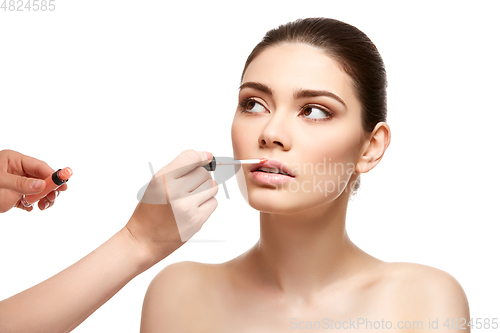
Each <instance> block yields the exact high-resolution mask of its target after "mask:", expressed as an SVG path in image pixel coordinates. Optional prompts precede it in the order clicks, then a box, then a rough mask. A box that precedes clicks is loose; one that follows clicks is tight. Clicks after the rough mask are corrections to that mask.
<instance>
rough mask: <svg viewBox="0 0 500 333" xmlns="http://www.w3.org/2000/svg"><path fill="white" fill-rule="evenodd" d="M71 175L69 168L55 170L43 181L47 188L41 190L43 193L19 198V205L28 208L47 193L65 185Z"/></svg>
mask: <svg viewBox="0 0 500 333" xmlns="http://www.w3.org/2000/svg"><path fill="white" fill-rule="evenodd" d="M72 175H73V171H72V170H71V169H70V168H64V169H59V170H57V171H56V172H54V173H53V174H52V175H50V176H49V177H47V179H45V183H47V186H46V187H45V190H43V192H40V193H37V194H31V195H23V196H22V197H21V203H22V204H23V206H24V207H30V206H31V205H33V204H34V203H35V202H37V201H38V200H40V199H41V198H43V197H44V196H46V195H47V194H49V192H51V191H54V190H56V189H58V188H59V187H60V186H61V185H63V184H64V183H66V182H67V181H68V179H69V177H71V176H72Z"/></svg>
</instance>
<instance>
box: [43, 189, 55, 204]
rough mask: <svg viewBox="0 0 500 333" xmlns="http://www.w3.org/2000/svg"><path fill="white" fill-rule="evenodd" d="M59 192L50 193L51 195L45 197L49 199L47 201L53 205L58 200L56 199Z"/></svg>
mask: <svg viewBox="0 0 500 333" xmlns="http://www.w3.org/2000/svg"><path fill="white" fill-rule="evenodd" d="M57 192H58V191H57V190H55V191H52V192H49V193H48V194H47V195H46V196H45V198H47V200H49V201H50V202H51V203H52V202H54V200H56V198H57V195H58V193H57Z"/></svg>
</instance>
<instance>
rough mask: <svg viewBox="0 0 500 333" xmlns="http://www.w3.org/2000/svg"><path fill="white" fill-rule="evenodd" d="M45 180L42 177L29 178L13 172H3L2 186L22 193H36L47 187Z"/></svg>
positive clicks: (0, 181)
mask: <svg viewBox="0 0 500 333" xmlns="http://www.w3.org/2000/svg"><path fill="white" fill-rule="evenodd" d="M45 186H46V184H45V181H44V180H42V179H35V178H27V177H23V176H16V175H12V174H9V173H7V174H3V175H2V177H0V188H5V189H7V190H12V191H14V192H17V193H20V194H36V193H40V192H42V191H43V190H44V189H45Z"/></svg>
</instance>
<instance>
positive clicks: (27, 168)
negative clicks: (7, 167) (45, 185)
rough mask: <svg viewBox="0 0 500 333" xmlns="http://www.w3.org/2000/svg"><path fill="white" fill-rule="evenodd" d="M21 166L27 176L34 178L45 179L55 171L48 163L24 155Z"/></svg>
mask: <svg viewBox="0 0 500 333" xmlns="http://www.w3.org/2000/svg"><path fill="white" fill-rule="evenodd" d="M21 164H22V168H23V170H24V172H25V173H26V175H29V176H31V177H33V178H40V179H45V178H47V177H48V176H50V175H51V174H53V173H54V171H55V170H54V169H52V168H51V167H50V166H49V165H48V164H47V163H45V162H43V161H40V160H38V159H36V158H34V157H30V156H26V155H23V157H22V159H21Z"/></svg>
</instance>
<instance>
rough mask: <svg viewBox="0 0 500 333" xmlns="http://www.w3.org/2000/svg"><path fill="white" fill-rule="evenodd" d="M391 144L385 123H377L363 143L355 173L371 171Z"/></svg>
mask: <svg viewBox="0 0 500 333" xmlns="http://www.w3.org/2000/svg"><path fill="white" fill-rule="evenodd" d="M390 142H391V129H390V128H389V125H388V124H387V123H385V122H379V123H378V124H377V125H376V126H375V128H374V129H373V131H372V133H371V135H370V137H369V140H368V141H367V142H366V143H365V145H364V147H363V151H362V153H361V157H360V158H359V160H358V163H357V164H356V171H357V172H359V173H365V172H368V171H370V170H371V169H373V168H374V167H375V166H376V165H377V164H378V162H380V160H381V159H382V156H384V153H385V150H386V149H387V147H389V143H390Z"/></svg>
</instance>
